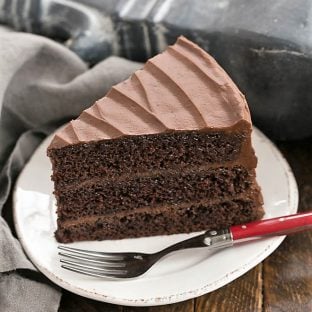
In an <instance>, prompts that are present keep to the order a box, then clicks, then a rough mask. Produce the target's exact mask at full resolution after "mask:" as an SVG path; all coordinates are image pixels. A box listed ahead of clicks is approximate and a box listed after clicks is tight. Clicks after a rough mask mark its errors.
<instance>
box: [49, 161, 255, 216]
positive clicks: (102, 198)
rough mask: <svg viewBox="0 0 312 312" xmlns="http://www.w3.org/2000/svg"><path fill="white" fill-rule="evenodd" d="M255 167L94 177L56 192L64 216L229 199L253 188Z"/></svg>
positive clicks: (60, 213)
mask: <svg viewBox="0 0 312 312" xmlns="http://www.w3.org/2000/svg"><path fill="white" fill-rule="evenodd" d="M254 178H255V172H254V170H249V171H248V170H247V169H246V168H244V167H240V166H235V167H233V168H224V167H220V168H213V169H210V168H208V169H207V168H205V167H201V168H193V169H192V170H189V169H187V170H185V171H182V172H178V171H175V170H169V171H166V172H164V171H162V172H160V173H159V172H157V173H154V172H151V173H150V174H149V175H144V176H139V177H130V178H128V179H126V180H118V181H111V180H101V179H96V181H94V180H91V181H90V182H85V183H82V185H79V186H77V187H75V188H73V187H71V188H67V189H66V188H65V189H62V190H59V191H56V192H55V195H56V198H57V205H58V217H59V218H60V219H62V220H66V219H78V218H80V217H84V216H92V215H104V214H110V213H112V212H114V213H118V212H120V211H130V210H134V209H138V208H140V207H147V206H148V207H150V209H153V207H155V206H156V207H157V206H161V205H172V204H181V203H185V202H192V201H194V199H195V200H198V201H199V200H215V199H219V200H222V199H226V198H228V197H231V198H232V197H233V196H239V195H240V194H242V193H244V194H245V195H246V196H247V195H248V194H247V193H250V192H255V191H258V190H257V189H256V190H254V189H251V187H252V185H253V183H254Z"/></svg>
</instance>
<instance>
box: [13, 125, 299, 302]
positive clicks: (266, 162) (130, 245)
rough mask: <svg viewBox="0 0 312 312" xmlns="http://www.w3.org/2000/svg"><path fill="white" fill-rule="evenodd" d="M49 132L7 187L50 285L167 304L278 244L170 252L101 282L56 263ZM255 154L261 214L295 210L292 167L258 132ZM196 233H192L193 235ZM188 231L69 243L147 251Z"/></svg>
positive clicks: (237, 272)
mask: <svg viewBox="0 0 312 312" xmlns="http://www.w3.org/2000/svg"><path fill="white" fill-rule="evenodd" d="M51 138H52V136H50V137H48V138H47V139H46V140H45V141H44V142H43V143H42V144H41V145H40V146H39V148H38V149H37V150H36V151H35V153H34V154H33V156H32V158H31V159H30V161H29V162H28V163H27V165H26V166H25V168H24V170H23V171H22V173H21V174H20V176H19V179H18V181H17V183H16V187H15V192H14V219H15V227H16V230H17V234H18V237H19V239H20V241H21V243H22V245H23V248H24V250H25V252H26V253H27V255H28V256H29V258H30V259H31V261H32V262H33V263H34V265H35V266H36V267H37V268H38V270H40V271H41V272H42V273H43V274H45V275H46V276H47V277H48V278H49V279H50V280H52V281H53V282H54V283H55V284H58V285H59V286H61V287H63V288H65V289H67V290H69V291H71V292H74V293H76V294H79V295H81V296H85V297H88V298H92V299H96V300H100V301H105V302H110V303H114V304H121V305H131V306H150V305H162V304H170V303H174V302H179V301H183V300H187V299H190V298H194V297H197V296H200V295H203V294H206V293H208V292H211V291H213V290H215V289H217V288H220V287H222V286H224V285H226V284H228V283H229V282H231V281H233V280H234V279H236V278H238V277H239V276H241V275H243V274H244V273H245V272H247V271H248V270H250V269H251V268H253V267H254V266H256V265H257V264H258V263H260V262H261V261H262V260H263V259H265V258H266V257H267V256H268V255H270V254H271V253H272V252H273V251H274V250H275V249H276V248H277V247H278V246H279V245H280V243H281V242H282V241H283V239H284V236H283V237H273V238H267V239H262V240H258V241H254V242H252V243H248V244H244V245H241V246H234V247H231V248H227V249H224V250H220V251H218V252H216V253H214V254H211V253H210V252H209V251H208V250H207V249H205V248H199V249H189V250H183V251H180V252H176V253H173V254H171V255H169V256H168V257H167V258H165V259H163V260H161V261H159V262H158V263H157V264H156V265H154V266H153V267H152V269H151V270H150V271H148V272H147V273H146V274H144V275H142V276H140V277H138V278H133V279H128V280H127V279H124V280H105V279H97V278H93V277H88V276H84V275H80V274H76V273H73V272H69V271H66V270H64V269H62V268H61V267H60V263H59V256H58V251H57V246H58V243H57V242H56V240H55V239H54V235H53V233H54V231H55V229H56V213H55V210H56V207H55V199H54V196H53V195H52V190H53V184H52V182H51V180H50V176H51V165H50V161H49V159H48V157H47V156H46V149H47V146H48V145H49V142H50V141H51ZM253 145H254V148H255V150H256V154H257V156H258V168H257V179H258V182H259V184H260V186H261V187H262V191H263V196H264V207H265V218H272V217H277V216H281V215H287V214H292V213H296V211H297V206H298V190H297V185H296V181H295V179H294V176H293V174H292V171H291V169H290V167H289V165H288V164H287V162H286V160H285V159H284V158H283V156H282V155H281V153H280V152H279V151H278V150H277V148H276V147H275V146H274V145H273V144H272V143H271V142H270V141H269V139H267V138H266V137H265V136H264V135H263V134H262V133H261V132H260V131H259V130H257V129H254V131H253ZM196 234H197V233H196ZM196 234H195V233H192V234H179V235H171V236H156V237H150V238H137V239H124V240H115V241H95V242H94V241H93V242H79V243H73V244H70V245H71V246H72V247H78V248H86V249H91V250H92V249H93V250H99V251H100V250H102V251H141V252H154V251H157V250H159V249H162V248H164V247H166V246H168V245H170V244H173V243H176V242H178V241H180V240H183V239H186V238H189V237H190V236H192V235H196Z"/></svg>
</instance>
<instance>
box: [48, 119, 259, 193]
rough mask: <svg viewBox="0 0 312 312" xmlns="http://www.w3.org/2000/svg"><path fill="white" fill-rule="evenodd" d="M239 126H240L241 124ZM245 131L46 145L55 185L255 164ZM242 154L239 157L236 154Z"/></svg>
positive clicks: (174, 134) (205, 132)
mask: <svg viewBox="0 0 312 312" xmlns="http://www.w3.org/2000/svg"><path fill="white" fill-rule="evenodd" d="M241 126H242V125H241ZM250 131H251V129H249V128H248V127H247V129H245V131H243V132H239V131H233V132H227V131H183V132H171V133H162V134H159V135H142V136H129V137H123V138H120V139H118V140H102V141H98V142H90V143H89V144H77V145H73V146H66V147H64V148H62V149H49V151H48V155H49V156H50V158H51V160H52V166H53V176H52V179H53V180H54V182H55V189H56V190H58V189H62V188H64V187H65V186H67V185H68V184H74V183H81V182H83V181H86V180H88V179H90V178H95V177H105V178H107V177H116V176H121V175H127V174H131V175H135V174H136V173H141V172H145V171H152V170H167V169H170V168H173V169H175V170H183V169H184V168H186V167H194V166H203V165H207V164H212V163H228V164H229V163H231V162H235V161H236V160H237V159H239V163H240V164H243V165H244V166H245V167H247V168H251V169H252V168H255V166H256V158H255V155H254V152H253V150H252V148H251V142H250ZM242 155H244V156H242Z"/></svg>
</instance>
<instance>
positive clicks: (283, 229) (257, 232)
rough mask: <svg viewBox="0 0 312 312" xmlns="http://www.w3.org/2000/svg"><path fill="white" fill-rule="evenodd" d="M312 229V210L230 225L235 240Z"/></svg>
mask: <svg viewBox="0 0 312 312" xmlns="http://www.w3.org/2000/svg"><path fill="white" fill-rule="evenodd" d="M308 228H310V229H312V211H311V212H303V213H297V214H293V215H288V216H283V217H278V218H273V219H265V220H260V221H254V222H250V223H246V224H241V225H234V226H231V227H230V231H231V233H232V237H233V240H234V241H236V240H240V239H245V238H253V237H259V236H270V235H286V234H289V233H294V232H300V231H303V230H306V229H308Z"/></svg>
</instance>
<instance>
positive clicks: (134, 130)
mask: <svg viewBox="0 0 312 312" xmlns="http://www.w3.org/2000/svg"><path fill="white" fill-rule="evenodd" d="M242 120H244V121H246V122H247V123H248V124H249V125H250V126H251V121H250V113H249V109H248V106H247V103H246V100H245V97H244V96H243V95H242V93H241V92H240V91H239V89H238V88H237V86H236V85H235V84H234V82H233V81H232V80H231V78H230V77H229V76H228V75H227V74H226V72H225V71H224V70H223V69H222V68H221V67H220V65H219V64H218V63H217V62H216V61H215V60H214V59H213V58H212V57H211V56H210V55H209V54H208V53H206V52H205V51H204V50H202V49H201V48H200V47H198V46H197V45H196V44H194V43H192V42H191V41H189V40H187V39H186V38H184V37H179V38H178V40H177V42H176V43H175V44H174V45H172V46H169V47H168V48H167V49H166V50H165V51H164V52H163V53H161V54H159V55H157V56H155V57H153V58H151V59H150V60H148V61H147V63H146V64H145V65H144V67H143V69H141V70H138V71H136V72H135V73H134V74H133V75H132V76H131V77H130V78H129V79H127V80H125V81H124V82H121V83H119V84H117V85H115V86H114V87H112V89H111V90H110V91H109V92H108V93H107V95H106V96H105V97H103V98H102V99H100V100H98V101H97V102H96V103H95V104H94V105H93V106H91V107H90V108H88V109H87V110H85V111H83V112H82V114H81V115H80V116H79V117H78V118H77V119H76V120H73V121H71V122H69V124H68V125H67V126H66V127H65V128H63V129H62V130H60V131H58V132H57V133H56V135H55V137H54V139H53V141H52V143H51V144H50V147H49V148H61V147H64V146H66V145H73V144H77V143H82V142H88V141H97V140H103V139H115V138H118V137H121V136H125V135H142V134H156V133H162V132H167V131H174V130H202V129H220V128H230V127H233V126H235V125H236V124H238V123H239V122H240V121H242Z"/></svg>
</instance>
